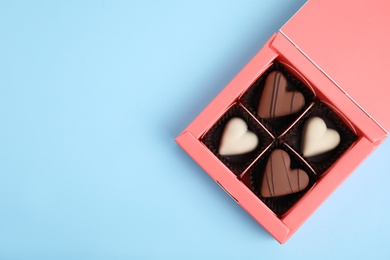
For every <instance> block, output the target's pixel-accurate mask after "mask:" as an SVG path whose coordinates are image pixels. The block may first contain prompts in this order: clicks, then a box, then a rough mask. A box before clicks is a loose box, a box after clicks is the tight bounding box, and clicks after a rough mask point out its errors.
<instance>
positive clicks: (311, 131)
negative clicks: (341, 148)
mask: <svg viewBox="0 0 390 260" xmlns="http://www.w3.org/2000/svg"><path fill="white" fill-rule="evenodd" d="M302 134H303V136H302V153H303V156H304V157H310V156H315V155H319V154H322V153H325V152H328V151H330V150H332V149H333V148H335V147H337V145H338V144H339V143H340V135H339V133H338V132H337V131H336V130H334V129H329V128H327V127H326V124H325V122H324V120H322V119H321V118H320V117H317V116H315V117H311V118H309V119H308V120H307V121H306V123H305V125H304V127H303V132H302Z"/></svg>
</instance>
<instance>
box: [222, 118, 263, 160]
mask: <svg viewBox="0 0 390 260" xmlns="http://www.w3.org/2000/svg"><path fill="white" fill-rule="evenodd" d="M258 142H259V140H258V138H257V135H255V134H254V133H252V132H251V131H249V130H248V125H247V124H246V122H245V121H244V120H243V119H241V118H239V117H234V118H232V119H230V120H229V122H228V123H227V124H226V126H225V129H224V130H223V133H222V138H221V142H220V144H219V150H218V152H219V154H220V155H224V156H225V155H239V154H244V153H248V152H251V151H253V150H254V149H255V148H256V147H257V144H258Z"/></svg>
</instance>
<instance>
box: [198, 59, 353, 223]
mask: <svg viewBox="0 0 390 260" xmlns="http://www.w3.org/2000/svg"><path fill="white" fill-rule="evenodd" d="M298 118H299V120H297V119H298ZM286 129H289V130H288V131H287V132H286V131H285V130H286ZM283 132H286V133H284V134H283V135H281V134H282V133H283ZM355 140H356V134H355V133H353V132H352V131H351V130H350V128H349V127H348V126H347V124H345V123H344V122H343V120H341V119H340V117H339V116H337V115H336V113H335V112H334V111H333V110H332V109H330V108H329V107H328V106H327V105H326V104H325V103H323V102H322V101H321V100H318V99H316V98H315V95H314V93H313V92H312V91H311V90H310V88H308V87H307V86H305V84H303V83H302V81H300V80H298V79H297V78H296V77H295V76H294V75H293V74H292V73H290V72H289V71H288V70H287V69H286V68H285V67H284V66H283V65H282V64H281V63H279V62H275V63H274V64H273V65H271V66H270V68H269V69H268V70H267V71H266V72H265V73H264V74H263V75H262V76H260V78H259V79H258V80H257V81H256V82H255V83H254V84H252V86H251V87H249V89H248V90H247V91H246V93H244V94H243V95H242V98H241V99H238V100H237V102H236V103H235V104H234V105H233V106H232V107H231V108H230V109H229V110H228V111H227V112H226V113H225V114H224V115H223V116H222V117H221V118H220V119H219V120H218V122H217V123H216V124H215V125H214V126H213V127H212V128H211V129H210V130H209V131H208V132H207V133H205V135H204V137H203V138H202V142H203V143H204V144H205V145H206V146H207V147H208V148H209V149H210V150H211V151H212V152H213V153H214V154H215V155H216V156H217V157H218V158H219V159H220V160H221V161H222V162H223V163H224V164H225V165H226V166H227V167H228V168H229V169H231V170H232V172H233V173H234V174H236V175H237V178H238V179H239V180H241V181H242V182H243V183H244V184H245V185H247V186H248V188H250V189H251V190H252V191H253V192H254V193H255V194H256V195H257V196H258V197H259V199H261V200H262V201H263V202H264V203H265V204H266V205H267V206H268V207H269V208H270V209H271V210H273V211H274V213H275V214H276V215H278V216H282V215H283V214H285V213H286V212H287V211H288V210H289V209H290V208H291V207H292V206H293V205H294V204H295V203H296V202H297V201H298V200H299V198H300V197H302V196H303V195H304V194H305V193H306V192H307V191H308V190H309V189H310V188H311V187H312V186H313V185H315V183H316V182H318V181H319V180H320V177H321V176H322V175H323V174H325V173H326V170H327V169H328V168H329V167H330V166H331V165H332V164H333V163H334V162H335V161H336V160H337V159H338V158H339V157H340V156H341V155H342V153H343V152H345V151H346V150H347V149H348V148H349V147H350V146H351V144H352V143H353V142H354V141H355Z"/></svg>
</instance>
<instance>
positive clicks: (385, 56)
mask: <svg viewBox="0 0 390 260" xmlns="http://www.w3.org/2000/svg"><path fill="white" fill-rule="evenodd" d="M389 26H390V1H384V0H373V1H368V0H356V1H345V0H343V1H340V0H310V1H308V2H307V3H306V4H305V5H304V6H303V7H302V8H301V9H300V10H299V11H298V12H297V13H296V14H295V15H294V16H293V17H292V18H291V19H290V20H289V21H288V22H287V23H286V24H285V25H284V26H283V27H282V28H281V29H280V33H281V34H283V35H284V36H285V37H286V38H287V39H288V40H289V41H290V42H291V43H292V44H294V45H295V46H296V47H297V48H298V49H299V51H301V52H302V53H303V54H304V55H305V56H306V57H307V58H308V59H309V60H310V61H311V62H312V63H313V64H314V65H315V66H316V67H317V68H318V69H320V70H321V71H322V72H323V73H324V74H325V75H326V76H327V77H328V78H330V79H331V80H332V81H333V82H334V83H335V84H336V85H337V86H338V87H339V88H340V89H341V90H342V91H343V92H344V93H346V95H348V96H349V97H350V98H351V99H352V100H353V101H354V102H355V103H356V104H357V105H358V106H359V107H360V108H361V109H362V110H363V111H364V112H365V113H366V114H367V115H368V116H370V117H371V118H372V119H373V120H374V121H375V122H376V123H377V124H378V125H379V126H380V127H381V128H382V129H383V130H384V131H385V132H387V133H388V132H389V130H390V116H389V112H390V111H389V108H390V102H389V101H390V80H389V79H387V78H386V77H387V76H388V75H389V76H390V34H389V33H388V32H389V29H388V28H389Z"/></svg>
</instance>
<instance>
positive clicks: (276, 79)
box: [257, 71, 305, 118]
mask: <svg viewBox="0 0 390 260" xmlns="http://www.w3.org/2000/svg"><path fill="white" fill-rule="evenodd" d="M304 105H305V98H304V97H303V95H302V93H301V92H298V91H288V90H287V79H286V78H285V77H284V75H283V74H282V73H281V72H279V71H273V72H271V73H270V74H269V75H268V76H267V79H266V81H265V85H264V89H263V93H262V94H261V98H260V102H259V106H258V108H257V114H258V115H259V117H261V118H275V117H281V116H287V115H291V114H294V113H296V112H298V111H299V110H301V109H302V108H303V107H304Z"/></svg>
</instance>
